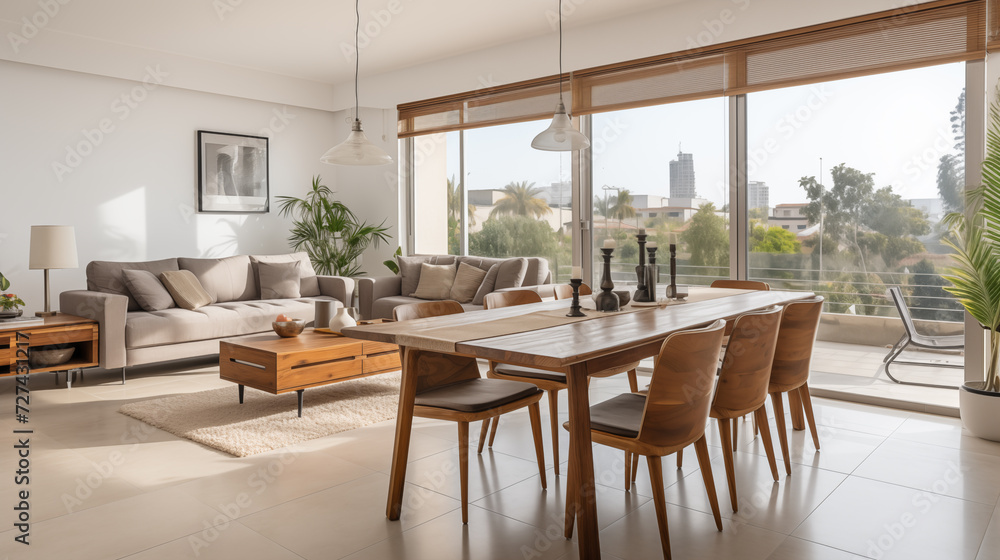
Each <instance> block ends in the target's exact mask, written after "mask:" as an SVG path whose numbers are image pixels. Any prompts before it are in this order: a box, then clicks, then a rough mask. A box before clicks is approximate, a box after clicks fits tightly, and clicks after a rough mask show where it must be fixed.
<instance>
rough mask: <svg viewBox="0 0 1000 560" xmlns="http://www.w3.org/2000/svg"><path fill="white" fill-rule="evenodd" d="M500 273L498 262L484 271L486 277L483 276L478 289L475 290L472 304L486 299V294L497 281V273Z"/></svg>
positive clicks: (479, 303)
mask: <svg viewBox="0 0 1000 560" xmlns="http://www.w3.org/2000/svg"><path fill="white" fill-rule="evenodd" d="M499 273H500V264H499V263H498V264H495V265H493V266H491V267H490V269H489V270H488V271H487V272H486V277H485V278H483V282H482V284H480V286H479V289H478V290H476V296H475V297H473V298H472V305H482V304H483V300H484V299H486V294H488V293H490V292H492V291H493V288H494V287H495V286H496V283H497V274H499Z"/></svg>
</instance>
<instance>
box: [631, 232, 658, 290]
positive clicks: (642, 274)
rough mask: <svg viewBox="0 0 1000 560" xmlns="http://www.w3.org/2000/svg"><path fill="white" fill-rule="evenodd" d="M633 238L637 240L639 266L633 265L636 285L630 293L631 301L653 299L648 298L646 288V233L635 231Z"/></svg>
mask: <svg viewBox="0 0 1000 560" xmlns="http://www.w3.org/2000/svg"><path fill="white" fill-rule="evenodd" d="M635 239H636V241H638V242H639V266H637V267H635V276H636V280H637V282H636V284H637V285H636V290H635V292H634V293H633V294H632V301H641V302H648V301H653V300H652V299H650V297H649V290H648V289H647V288H646V234H645V233H637V234H636V235H635Z"/></svg>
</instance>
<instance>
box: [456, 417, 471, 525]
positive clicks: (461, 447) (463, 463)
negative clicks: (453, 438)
mask: <svg viewBox="0 0 1000 560" xmlns="http://www.w3.org/2000/svg"><path fill="white" fill-rule="evenodd" d="M458 473H459V476H460V478H461V480H462V524H463V525H466V524H468V523H469V423H468V422H459V423H458Z"/></svg>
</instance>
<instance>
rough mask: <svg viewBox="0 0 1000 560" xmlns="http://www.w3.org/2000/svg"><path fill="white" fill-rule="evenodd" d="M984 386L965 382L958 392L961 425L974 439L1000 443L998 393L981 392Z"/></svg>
mask: <svg viewBox="0 0 1000 560" xmlns="http://www.w3.org/2000/svg"><path fill="white" fill-rule="evenodd" d="M984 385H986V384H985V383H983V382H982V381H972V382H966V383H965V384H964V385H962V389H961V390H960V391H959V392H958V408H959V411H960V413H961V415H962V424H963V425H964V426H965V428H966V429H967V430H969V431H970V432H972V435H974V436H976V437H979V438H982V439H987V440H990V441H1000V393H991V392H987V391H983V386H984Z"/></svg>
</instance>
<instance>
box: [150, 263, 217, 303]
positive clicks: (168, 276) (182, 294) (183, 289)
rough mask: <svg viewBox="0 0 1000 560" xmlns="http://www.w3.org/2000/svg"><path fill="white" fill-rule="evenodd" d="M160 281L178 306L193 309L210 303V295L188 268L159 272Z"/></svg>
mask: <svg viewBox="0 0 1000 560" xmlns="http://www.w3.org/2000/svg"><path fill="white" fill-rule="evenodd" d="M160 282H163V285H164V286H165V287H166V288H167V291H168V292H170V296H171V297H172V298H174V301H175V302H177V306H178V307H183V308H184V309H190V310H192V311H194V310H195V309H198V308H199V307H204V306H206V305H208V304H210V303H212V296H210V295H208V292H206V291H205V288H202V287H201V282H199V281H198V277H197V276H195V275H194V273H193V272H191V271H190V270H168V271H165V272H161V273H160Z"/></svg>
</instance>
